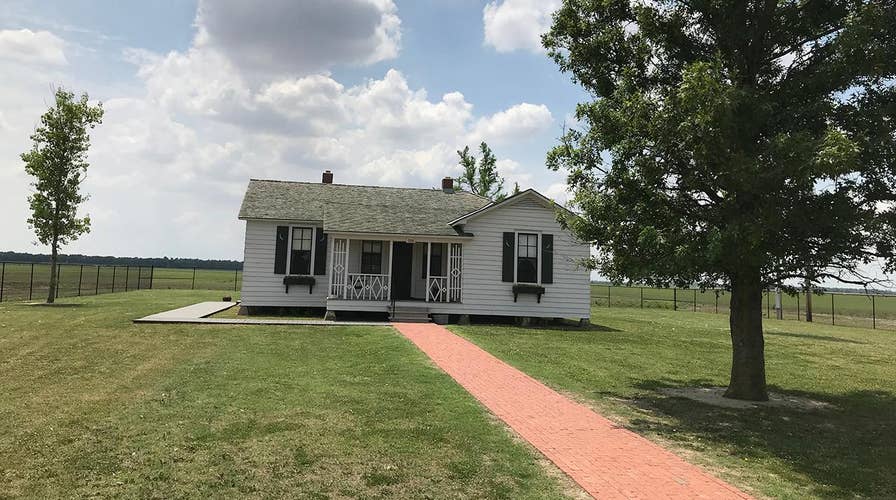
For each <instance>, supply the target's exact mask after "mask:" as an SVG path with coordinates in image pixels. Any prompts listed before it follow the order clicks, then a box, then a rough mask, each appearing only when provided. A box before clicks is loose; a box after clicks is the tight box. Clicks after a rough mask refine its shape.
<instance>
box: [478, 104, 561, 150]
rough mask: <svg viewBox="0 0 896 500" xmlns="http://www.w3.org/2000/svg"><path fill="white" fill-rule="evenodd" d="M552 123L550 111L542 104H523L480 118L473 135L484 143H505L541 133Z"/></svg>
mask: <svg viewBox="0 0 896 500" xmlns="http://www.w3.org/2000/svg"><path fill="white" fill-rule="evenodd" d="M553 121H554V118H553V117H552V116H551V111H550V110H549V109H548V107H547V106H545V105H544V104H537V105H536V104H530V103H528V102H524V103H521V104H517V105H515V106H512V107H510V108H508V109H505V110H503V111H499V112H497V113H495V114H493V115H491V116H487V117H483V118H480V119H479V121H478V122H477V123H476V127H475V129H474V130H473V135H474V136H475V137H476V138H478V140H484V141H486V142H495V143H499V144H500V143H506V142H509V141H513V140H518V139H524V138H526V137H531V136H532V135H533V134H536V133H539V132H542V131H544V130H546V129H547V128H548V127H549V126H550V125H551V123H553Z"/></svg>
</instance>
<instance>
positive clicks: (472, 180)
mask: <svg viewBox="0 0 896 500" xmlns="http://www.w3.org/2000/svg"><path fill="white" fill-rule="evenodd" d="M479 154H480V158H479V164H478V166H477V164H476V157H475V156H473V155H472V154H470V146H464V149H463V150H461V151H458V152H457V155H458V156H459V157H460V159H459V160H458V164H460V166H462V167H463V169H464V171H463V173H462V174H461V175H460V177H458V178H457V179H456V181H457V184H458V186H459V187H464V186H466V187H467V189H469V190H470V192H471V193H475V194H478V195H479V196H484V197H486V198H488V199H490V200H503V199H504V198H506V197H507V193H505V192H504V178H503V177H501V176H500V175H498V168H497V166H496V163H497V158H496V157H495V155H494V153H492V150H491V148H489V147H488V144H486V143H484V142H483V143H481V144H479ZM515 189H517V190H518V189H519V186H516V187H515Z"/></svg>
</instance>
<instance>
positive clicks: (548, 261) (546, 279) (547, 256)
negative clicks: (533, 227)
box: [541, 234, 554, 283]
mask: <svg viewBox="0 0 896 500" xmlns="http://www.w3.org/2000/svg"><path fill="white" fill-rule="evenodd" d="M541 282H542V283H553V282H554V235H553V234H542V235H541Z"/></svg>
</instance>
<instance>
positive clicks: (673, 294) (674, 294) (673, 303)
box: [672, 287, 678, 311]
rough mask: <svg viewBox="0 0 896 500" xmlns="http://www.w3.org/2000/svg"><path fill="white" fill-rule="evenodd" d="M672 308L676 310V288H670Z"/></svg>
mask: <svg viewBox="0 0 896 500" xmlns="http://www.w3.org/2000/svg"><path fill="white" fill-rule="evenodd" d="M672 310H673V311H677V310H678V288H675V287H673V288H672Z"/></svg>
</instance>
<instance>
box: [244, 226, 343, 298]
mask: <svg viewBox="0 0 896 500" xmlns="http://www.w3.org/2000/svg"><path fill="white" fill-rule="evenodd" d="M289 225H290V224H289V223H286V222H267V221H254V220H248V221H246V247H245V253H244V254H243V255H244V257H243V259H244V260H243V290H242V293H241V294H240V300H242V305H244V306H275V307H326V305H327V283H328V279H329V278H328V276H327V275H322V276H315V277H314V279H315V280H316V281H317V282H316V283H315V285H314V290H313V293H311V294H309V293H308V287H307V286H305V285H293V286H290V287H289V293H286V287H285V286H284V285H283V275H282V274H274V249H275V245H276V236H277V226H289ZM302 226H304V227H308V225H307V224H302ZM290 237H292V234H290ZM329 245H332V242H328V246H327V268H326V269H327V272H329V269H330V251H329ZM288 261H289V256H287V264H288ZM313 267H314V261H313V260H312V271H313Z"/></svg>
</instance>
